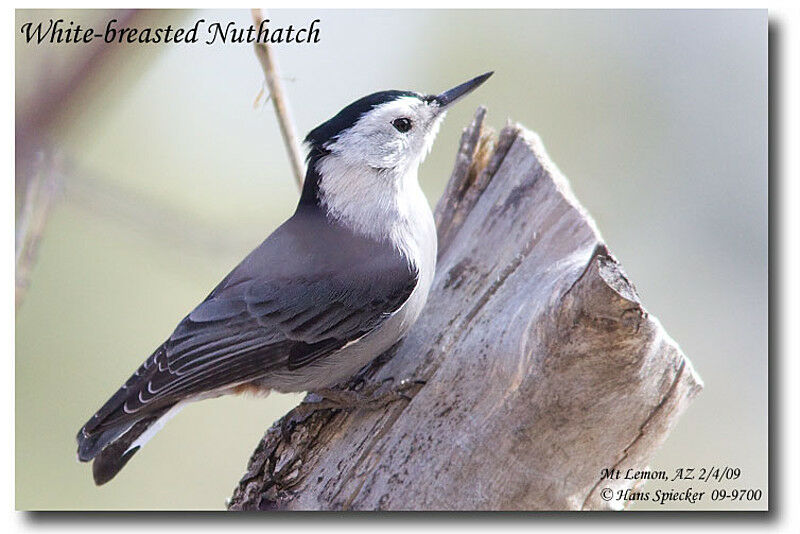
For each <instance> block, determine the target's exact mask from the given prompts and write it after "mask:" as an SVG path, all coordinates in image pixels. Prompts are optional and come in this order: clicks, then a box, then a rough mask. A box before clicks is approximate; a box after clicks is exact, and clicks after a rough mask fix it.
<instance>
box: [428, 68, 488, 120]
mask: <svg viewBox="0 0 800 534" xmlns="http://www.w3.org/2000/svg"><path fill="white" fill-rule="evenodd" d="M492 74H494V71H491V72H487V73H485V74H481V75H480V76H477V77H475V78H472V79H471V80H470V81H468V82H464V83H462V84H461V85H457V86H455V87H453V88H452V89H448V90H447V91H445V92H444V93H441V94H439V95H436V96H435V97H433V99H434V101H436V102H437V103H438V104H439V108H440V109H442V110H444V109H445V108H447V107H449V106H451V105H453V104H455V103H456V102H458V101H459V100H461V99H462V98H464V97H465V96H467V95H468V94H469V93H471V92H472V91H474V90H475V89H477V88H478V86H479V85H481V84H482V83H483V82H485V81H486V80H488V79H489V76H491V75H492Z"/></svg>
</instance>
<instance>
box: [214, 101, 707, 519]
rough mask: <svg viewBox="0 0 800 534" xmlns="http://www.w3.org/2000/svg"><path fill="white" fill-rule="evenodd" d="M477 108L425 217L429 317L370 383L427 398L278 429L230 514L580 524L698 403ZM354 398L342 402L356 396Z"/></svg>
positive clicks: (616, 270)
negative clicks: (389, 514)
mask: <svg viewBox="0 0 800 534" xmlns="http://www.w3.org/2000/svg"><path fill="white" fill-rule="evenodd" d="M485 113H486V111H485V109H483V108H481V109H479V110H478V113H477V114H476V116H475V119H474V120H473V122H472V124H471V125H470V126H469V127H468V128H467V129H466V130H465V131H464V134H463V136H462V139H461V146H460V148H459V152H458V155H457V158H456V164H455V169H454V171H453V174H452V176H451V178H450V181H449V183H448V185H447V187H446V190H445V193H444V195H443V197H442V199H441V200H440V201H439V204H438V206H437V207H436V220H437V228H438V232H439V247H440V253H439V263H438V266H437V272H436V278H435V280H434V283H433V287H432V289H431V293H430V297H429V299H428V303H427V305H426V307H425V310H424V311H423V313H422V315H421V317H420V319H419V321H418V322H417V323H416V324H415V325H414V327H413V328H412V330H411V332H410V333H409V335H408V336H407V337H406V338H405V339H404V340H403V341H401V342H400V343H399V345H398V346H397V347H395V350H393V351H392V352H393V355H386V356H384V357H381V358H379V360H378V361H377V362H376V363H375V364H373V365H372V366H370V368H369V369H368V370H366V371H364V372H363V373H362V375H363V377H364V378H366V379H368V380H374V381H379V382H380V381H384V380H388V379H394V381H395V382H399V381H400V380H403V379H418V380H424V381H425V383H424V385H422V386H421V387H419V389H418V390H416V392H415V393H414V394H413V396H412V397H411V398H410V399H409V400H398V401H395V402H392V403H391V404H388V405H387V406H386V407H385V408H382V409H379V410H367V409H358V410H354V411H344V410H320V411H317V412H314V413H312V414H311V415H304V416H298V417H296V418H293V417H292V415H293V413H295V412H290V413H289V414H287V416H286V417H289V418H291V419H290V420H289V421H288V422H286V423H285V427H286V428H287V429H289V430H290V433H289V434H288V435H287V436H285V437H284V438H282V437H281V430H280V422H279V423H276V425H274V426H273V427H272V428H270V429H269V430H268V431H267V433H266V435H265V436H264V438H263V439H262V441H261V442H260V443H259V445H258V447H257V448H256V450H255V452H254V453H253V455H252V457H251V459H250V462H249V464H248V466H247V471H246V473H245V474H244V476H243V478H242V480H241V482H240V483H239V485H238V487H237V488H236V489H235V490H234V494H233V496H232V498H231V499H230V501H229V508H230V509H231V510H269V509H288V510H320V509H323V510H331V509H333V510H343V509H344V510H347V509H355V510H579V509H609V508H620V507H622V506H623V505H624V503H623V502H619V501H614V500H612V501H605V500H603V499H602V497H601V495H600V490H601V489H602V488H606V487H610V488H612V489H613V490H617V489H624V488H628V487H631V486H632V484H633V481H630V480H622V479H620V480H604V481H603V483H602V484H600V482H601V472H602V470H603V469H605V468H615V469H621V470H623V471H624V470H626V469H628V468H634V469H646V468H647V465H648V461H649V460H650V458H651V457H652V455H653V454H654V452H655V451H656V450H657V448H658V447H659V446H661V444H662V443H663V442H664V441H665V440H666V438H667V436H668V435H669V432H670V430H671V428H672V427H673V425H675V423H676V422H677V420H678V418H679V416H680V415H681V413H682V412H683V411H684V410H685V409H686V407H687V406H688V404H689V402H690V401H691V400H692V398H693V397H694V396H695V395H697V393H698V392H699V391H700V389H701V388H702V383H701V381H700V378H699V377H698V376H697V375H696V374H695V372H694V370H693V368H692V365H691V363H690V362H689V360H688V359H687V358H686V357H685V356H684V355H683V353H682V352H681V350H680V348H679V347H678V346H677V344H676V343H675V342H674V341H673V340H672V339H671V338H670V337H669V335H667V333H666V332H665V331H664V329H663V328H662V326H661V324H660V323H659V322H658V320H657V319H656V318H654V317H653V316H652V315H650V314H648V313H647V311H646V310H645V309H644V307H643V305H642V303H641V302H640V301H639V297H638V296H637V294H636V291H635V289H634V287H633V285H632V284H631V283H630V282H629V280H628V279H627V277H626V275H625V273H624V272H623V270H622V268H621V266H620V265H619V264H618V263H617V261H616V260H615V259H614V257H613V256H612V255H611V253H610V252H609V250H608V249H607V248H606V246H605V244H604V243H603V241H602V238H601V236H600V234H599V232H598V230H597V228H596V227H595V224H594V222H593V221H592V219H591V218H590V217H589V215H588V214H587V213H586V212H585V211H584V209H583V208H582V207H581V206H580V204H579V203H578V202H577V200H576V199H575V197H574V196H573V194H572V192H571V190H570V187H569V184H568V183H567V181H566V179H565V178H564V177H563V176H562V175H561V173H560V172H559V171H558V169H557V168H556V167H555V165H554V164H553V163H552V162H551V161H550V159H549V158H548V156H547V154H546V152H545V150H544V148H543V146H542V143H541V141H540V140H539V138H538V137H537V136H536V135H535V134H534V133H532V132H530V131H528V130H526V129H524V128H523V127H521V126H518V125H509V126H506V127H505V128H504V129H503V130H502V131H501V132H500V134H499V137H498V138H497V139H496V140H494V139H493V137H492V135H491V134H489V133H487V132H486V131H485V130H484V129H483V128H482V123H483V119H484V116H485ZM358 383H359V382H358V381H356V380H354V381H352V382H351V384H350V385H349V386H348V387H353V388H357V387H358Z"/></svg>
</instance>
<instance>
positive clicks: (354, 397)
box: [281, 379, 425, 441]
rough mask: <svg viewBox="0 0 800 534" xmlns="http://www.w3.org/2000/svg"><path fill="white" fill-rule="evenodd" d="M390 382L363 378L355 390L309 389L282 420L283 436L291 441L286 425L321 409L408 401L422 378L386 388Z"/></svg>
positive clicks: (363, 407) (406, 380)
mask: <svg viewBox="0 0 800 534" xmlns="http://www.w3.org/2000/svg"><path fill="white" fill-rule="evenodd" d="M391 381H393V380H392V379H388V380H386V381H383V382H367V381H366V380H364V381H363V383H364V386H363V387H362V388H361V389H360V390H358V391H356V390H350V389H338V388H325V389H319V390H316V391H313V392H310V393H309V394H308V395H307V396H306V398H305V399H304V400H303V402H301V403H300V405H299V406H297V407H296V408H295V409H294V410H293V411H292V412H291V416H290V417H286V418H284V419H283V421H282V423H281V432H282V434H283V438H284V439H285V440H287V441H291V432H290V428H289V425H290V424H291V423H292V422H293V421H294V420H295V419H298V420H304V419H306V418H307V417H308V416H310V415H311V414H313V413H314V412H318V411H320V410H345V411H353V410H357V409H366V410H377V409H380V408H383V407H384V406H387V405H389V404H391V403H392V402H395V401H398V400H407V401H410V400H411V399H412V398H413V396H414V395H415V394H416V393H417V391H419V389H420V388H421V387H422V386H423V385H424V384H425V381H424V380H413V379H405V380H401V381H400V382H399V383H398V384H397V385H396V386H392V385H389V386H388V387H387V383H390V382H391ZM414 390H416V391H414Z"/></svg>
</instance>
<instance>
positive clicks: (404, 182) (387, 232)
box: [317, 154, 436, 267]
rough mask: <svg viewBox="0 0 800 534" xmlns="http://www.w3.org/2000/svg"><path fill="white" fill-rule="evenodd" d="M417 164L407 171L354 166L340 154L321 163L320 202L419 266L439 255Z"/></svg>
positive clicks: (357, 230)
mask: <svg viewBox="0 0 800 534" xmlns="http://www.w3.org/2000/svg"><path fill="white" fill-rule="evenodd" d="M418 165H419V163H418V162H417V161H414V162H411V163H410V165H408V166H407V167H406V170H405V171H401V170H396V169H374V168H371V167H367V166H363V165H352V164H348V162H346V161H344V159H343V158H341V157H339V156H338V155H336V154H329V155H327V156H325V157H323V158H322V159H321V160H320V161H319V162H318V163H317V172H319V174H320V177H321V179H320V183H319V200H320V205H321V206H322V207H323V208H325V209H326V210H327V213H328V216H329V217H332V218H334V219H336V220H337V221H338V222H340V223H341V224H343V225H344V226H346V227H347V228H349V229H350V230H352V231H353V232H355V233H357V234H360V235H363V236H366V237H370V238H372V239H376V240H384V239H388V240H390V241H391V242H392V244H394V246H395V247H397V249H398V250H399V251H400V252H401V253H402V254H403V255H404V256H405V257H406V259H407V260H408V261H409V262H412V263H413V264H415V265H416V266H417V267H422V265H421V263H428V258H427V256H429V255H430V251H431V248H432V250H433V258H432V259H433V260H435V256H436V252H435V251H436V232H435V227H434V223H433V215H432V214H431V209H430V206H429V205H428V200H427V199H426V198H425V195H424V193H423V192H422V189H421V188H420V186H419V182H418V180H417V168H418Z"/></svg>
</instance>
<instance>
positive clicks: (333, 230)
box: [77, 72, 493, 486]
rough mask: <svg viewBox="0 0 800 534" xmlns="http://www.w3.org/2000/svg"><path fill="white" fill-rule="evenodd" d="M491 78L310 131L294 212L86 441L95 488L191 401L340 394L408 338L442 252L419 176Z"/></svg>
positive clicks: (366, 108) (395, 93) (119, 396)
mask: <svg viewBox="0 0 800 534" xmlns="http://www.w3.org/2000/svg"><path fill="white" fill-rule="evenodd" d="M492 74H493V72H487V73H485V74H482V75H480V76H477V77H475V78H473V79H471V80H469V81H467V82H464V83H462V84H460V85H457V86H456V87H453V88H452V89H449V90H447V91H444V92H442V93H439V94H422V93H418V92H414V91H401V90H388V91H380V92H376V93H372V94H370V95H367V96H365V97H363V98H360V99H358V100H356V101H355V102H353V103H351V104H350V105H348V106H346V107H344V108H343V109H342V110H341V111H339V112H338V113H337V114H336V115H335V116H333V118H331V119H330V120H328V121H326V122H324V123H322V124H321V125H319V126H317V127H316V128H314V129H313V130H311V131H310V132H309V133H308V135H307V136H306V138H305V144H306V146H307V148H308V153H307V157H306V163H307V168H306V175H305V181H304V184H303V187H302V191H301V194H300V199H299V202H298V204H297V208H296V210H295V212H294V214H293V215H292V216H291V217H290V218H289V219H287V220H286V221H285V222H284V223H283V224H281V225H280V226H279V227H278V228H277V229H276V230H275V231H274V232H273V233H272V234H270V235H269V236H268V237H267V238H266V239H265V240H264V241H263V242H262V243H261V244H260V245H259V246H258V247H256V248H255V249H254V250H253V251H252V252H251V253H250V254H249V255H247V256H246V257H245V258H244V259H243V260H242V261H241V262H240V263H239V264H238V265H237V266H236V267H235V268H234V269H233V270H232V271H231V272H230V273H229V274H228V275H227V276H226V277H225V278H223V280H222V281H221V282H220V283H219V284H218V285H217V286H216V287H215V288H214V289H213V290H212V291H211V293H209V295H208V296H207V297H206V298H205V299H204V300H203V301H202V302H201V303H200V304H199V305H197V307H195V308H194V309H193V310H192V311H191V312H190V313H189V314H188V315H186V317H184V318H183V319H182V320H181V321H180V322H179V323H178V325H177V327H176V328H175V330H174V331H173V333H172V334H171V335H170V336H169V338H168V339H167V340H166V341H164V342H163V343H162V344H161V345H160V346H159V347H158V348H156V349H155V351H154V352H153V353H152V354H151V355H150V357H148V358H147V359H146V360H145V362H144V363H142V364H141V366H139V368H138V369H137V370H136V372H135V373H134V374H133V375H132V376H131V377H130V378H129V379H128V380H127V381H126V382H125V383H124V384H123V385H122V387H121V388H119V390H118V391H117V392H116V393H114V395H112V396H111V398H110V399H109V400H108V401H107V402H106V403H105V404H104V405H103V406H102V407H101V408H100V409H99V410H98V411H97V412H96V413H95V414H94V415H93V416H92V417H91V418H90V419H89V420H88V421H87V422H86V424H85V425H84V426H83V427H82V428H81V429H80V430H79V431H78V434H77V441H78V460H79V461H81V462H88V461H92V460H93V464H92V474H93V478H94V482H95V484H96V485H98V486H100V485H102V484H105V483H106V482H108V481H110V480H111V479H112V478H114V477H115V476H116V475H117V473H118V472H119V471H120V470H121V469H122V468H123V467H124V466H125V465H126V464H127V463H128V461H129V460H130V459H131V457H132V456H133V455H134V454H135V453H136V452H137V451H138V450H139V449H140V448H141V447H142V446H143V445H144V444H145V443H146V442H147V441H148V440H149V439H150V438H152V437H153V435H155V433H156V432H157V431H158V430H159V429H160V428H161V427H162V426H163V425H164V423H166V422H167V421H168V420H169V419H170V418H171V417H173V416H174V415H175V414H176V413H177V412H178V411H179V410H180V409H181V408H182V407H184V406H185V405H186V404H187V403H190V402H195V401H199V400H203V399H208V398H213V397H219V396H221V395H226V394H238V393H244V392H253V393H262V394H267V393H269V392H270V391H277V392H301V391H308V392H317V391H322V392H324V391H329V390H330V388H331V387H332V386H335V385H337V384H340V383H342V382H343V381H345V380H347V379H348V378H350V377H352V376H353V375H354V374H356V373H357V372H358V371H359V370H360V369H362V368H363V367H364V366H366V365H368V364H369V363H370V362H371V361H372V360H374V359H375V358H376V357H378V356H379V355H380V354H382V353H383V352H384V351H386V350H387V349H389V348H391V347H392V346H393V345H394V344H396V343H397V342H398V341H399V340H400V339H402V338H403V337H404V336H405V335H406V334H407V333H408V331H409V329H410V328H411V326H412V325H413V324H414V322H415V321H416V320H417V318H418V317H419V315H420V312H421V310H422V308H423V306H424V305H425V302H426V300H427V297H428V292H429V290H430V288H431V284H432V282H433V277H434V271H435V268H436V254H437V241H436V227H435V224H434V219H433V215H432V213H431V209H430V206H429V204H428V201H427V199H426V197H425V195H424V194H423V192H422V189H421V188H420V185H419V181H418V168H419V165H420V163H421V162H422V161H423V160H424V159H425V156H426V155H427V154H428V153H429V152H430V150H431V148H432V145H433V141H434V139H435V138H436V135H437V133H438V130H439V127H440V125H441V123H442V120H443V118H444V116H445V114H446V111H447V110H448V109H450V107H451V106H452V105H453V104H454V103H456V102H457V101H459V100H461V99H462V98H463V97H465V96H466V95H467V94H469V93H470V92H472V91H473V90H475V89H476V88H477V87H478V86H480V85H481V84H483V83H484V82H485V81H486V80H487V79H488V78H489V77H490V76H491V75H492Z"/></svg>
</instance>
